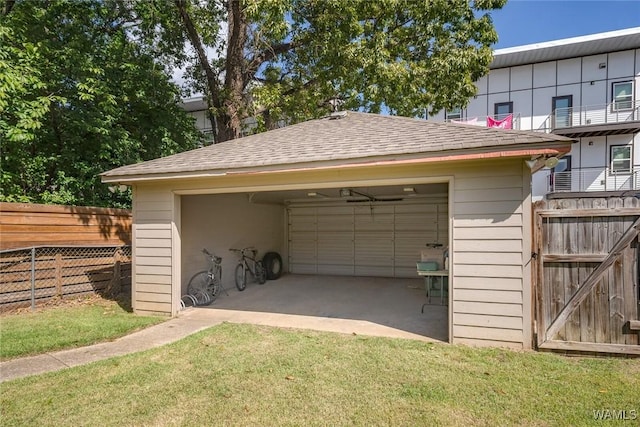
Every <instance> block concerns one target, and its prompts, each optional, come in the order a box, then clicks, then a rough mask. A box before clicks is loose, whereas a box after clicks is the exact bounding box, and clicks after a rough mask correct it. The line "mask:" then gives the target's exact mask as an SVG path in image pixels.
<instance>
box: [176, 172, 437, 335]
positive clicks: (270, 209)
mask: <svg viewBox="0 0 640 427" xmlns="http://www.w3.org/2000/svg"><path fill="white" fill-rule="evenodd" d="M448 190H449V184H448V183H446V182H439V183H406V184H398V185H385V186H364V185H341V186H339V187H331V188H325V187H321V186H319V187H316V188H308V189H300V190H283V191H261V192H244V193H220V194H198V195H182V196H181V226H180V234H181V242H182V283H183V289H182V291H183V292H184V291H185V290H186V286H187V283H188V281H189V279H190V277H191V276H192V275H193V274H194V273H195V272H197V271H199V270H202V269H203V268H204V267H205V266H206V259H205V258H204V257H203V256H202V253H201V252H200V251H201V250H202V248H207V249H208V250H209V251H211V252H213V253H214V254H216V255H218V256H221V257H222V258H223V262H222V271H223V273H222V280H223V286H224V288H225V289H226V290H227V293H226V294H225V293H222V295H221V296H220V297H219V298H218V299H217V300H216V301H214V303H213V304H211V305H210V306H207V307H205V308H208V309H219V310H234V311H242V312H256V313H281V314H295V315H302V316H313V317H320V318H325V319H329V318H331V319H352V320H358V321H366V322H371V323H372V324H377V325H381V326H382V327H385V328H392V329H397V330H401V331H405V332H407V333H409V334H416V335H419V336H423V337H427V338H428V339H434V340H440V341H448V336H449V327H448V324H449V319H448V317H449V316H448V310H447V308H448V300H447V298H445V299H443V300H442V302H441V301H440V299H434V301H432V304H429V305H426V306H425V307H424V312H422V307H423V304H424V303H426V302H427V297H426V292H425V280H424V278H421V277H420V276H418V274H417V268H416V262H418V261H421V259H422V257H423V255H422V254H423V251H424V250H425V249H427V248H429V247H434V246H435V247H437V248H440V249H441V250H442V251H444V250H445V249H446V247H447V246H448V244H449V229H450V219H449V197H448V194H449V191H448ZM247 246H253V247H255V248H257V249H258V250H259V254H258V256H259V257H261V256H262V255H264V254H265V253H266V252H269V251H275V252H278V253H279V254H280V255H281V256H282V260H283V264H284V265H283V275H282V277H280V278H279V279H277V280H274V281H268V282H267V283H266V284H265V285H263V286H260V285H258V284H257V283H255V282H254V283H251V282H249V284H248V286H247V289H246V290H245V291H243V292H239V291H237V289H236V288H235V284H234V279H233V271H234V268H235V265H236V264H237V262H238V259H237V257H236V256H235V255H234V254H233V253H231V252H229V249H230V248H242V247H247ZM438 261H440V267H439V268H440V269H441V268H442V262H443V260H442V258H440V259H439V260H438Z"/></svg>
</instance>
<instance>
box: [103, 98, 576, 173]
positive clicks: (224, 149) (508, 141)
mask: <svg viewBox="0 0 640 427" xmlns="http://www.w3.org/2000/svg"><path fill="white" fill-rule="evenodd" d="M549 142H551V143H553V142H556V143H561V144H562V143H564V144H568V143H571V142H573V140H572V139H569V138H565V137H561V136H557V135H552V134H545V133H539V132H529V131H515V130H502V129H494V128H484V127H480V126H470V125H463V124H452V123H437V122H432V121H426V120H420V119H412V118H406V117H398V116H383V115H378V114H368V113H358V112H351V111H350V112H348V113H347V114H346V115H345V116H344V117H340V118H333V117H331V116H330V117H325V118H322V119H315V120H309V121H306V122H303V123H299V124H295V125H291V126H286V127H283V128H280V129H275V130H272V131H269V132H264V133H260V134H256V135H251V136H247V137H244V138H240V139H236V140H233V141H227V142H223V143H220V144H214V145H210V146H207V147H203V148H199V149H196V150H192V151H187V152H183V153H179V154H175V155H172V156H167V157H163V158H158V159H154V160H150V161H146V162H142V163H138V164H134V165H129V166H123V167H120V168H117V169H113V170H110V171H108V172H105V173H103V174H102V176H103V177H104V178H107V179H109V180H111V179H112V178H116V177H123V178H126V177H127V176H134V175H136V176H140V175H148V176H150V177H151V176H153V175H156V174H176V173H195V172H210V173H220V172H228V171H231V170H237V169H247V168H250V169H262V168H267V167H268V168H278V167H283V166H287V167H291V166H292V165H296V164H304V163H310V162H311V163H313V162H327V161H354V160H356V159H369V158H374V157H388V156H405V155H420V154H425V155H428V154H429V153H438V152H448V151H457V150H470V149H476V150H477V149H485V150H488V151H495V150H502V149H504V148H507V147H509V146H517V145H529V144H540V143H549Z"/></svg>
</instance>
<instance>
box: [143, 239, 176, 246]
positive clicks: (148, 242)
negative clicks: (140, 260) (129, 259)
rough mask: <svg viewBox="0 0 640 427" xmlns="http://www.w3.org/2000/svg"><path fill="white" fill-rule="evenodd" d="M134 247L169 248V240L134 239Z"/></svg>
mask: <svg viewBox="0 0 640 427" xmlns="http://www.w3.org/2000/svg"><path fill="white" fill-rule="evenodd" d="M135 245H136V247H138V248H143V247H147V248H170V247H171V240H170V239H135Z"/></svg>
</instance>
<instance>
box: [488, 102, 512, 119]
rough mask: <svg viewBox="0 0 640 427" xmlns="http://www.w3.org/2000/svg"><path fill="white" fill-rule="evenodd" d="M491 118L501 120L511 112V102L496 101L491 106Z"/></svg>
mask: <svg viewBox="0 0 640 427" xmlns="http://www.w3.org/2000/svg"><path fill="white" fill-rule="evenodd" d="M493 113H494V114H493V116H494V117H493V118H494V119H496V120H502V119H504V118H505V117H507V116H508V115H509V114H513V102H496V103H495V104H494V108H493Z"/></svg>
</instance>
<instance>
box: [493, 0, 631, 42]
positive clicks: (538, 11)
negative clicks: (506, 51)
mask: <svg viewBox="0 0 640 427" xmlns="http://www.w3.org/2000/svg"><path fill="white" fill-rule="evenodd" d="M491 16H492V18H493V23H494V26H495V27H496V30H497V32H498V37H499V41H498V43H497V44H496V45H494V48H495V49H501V48H506V47H513V46H521V45H525V44H532V43H540V42H545V41H550V40H558V39H564V38H570V37H577V36H584V35H587V34H595V33H603V32H606V31H614V30H622V29H625V28H632V27H640V0H508V1H507V4H506V5H505V6H504V7H503V8H502V9H501V10H499V11H496V12H492V13H491Z"/></svg>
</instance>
